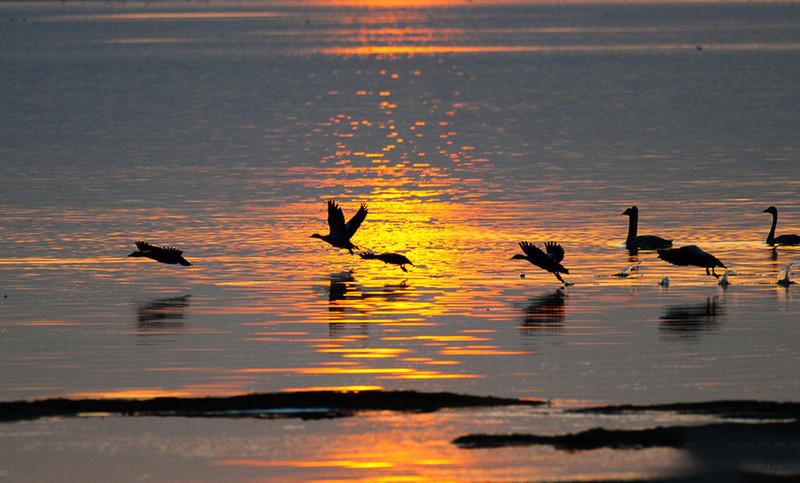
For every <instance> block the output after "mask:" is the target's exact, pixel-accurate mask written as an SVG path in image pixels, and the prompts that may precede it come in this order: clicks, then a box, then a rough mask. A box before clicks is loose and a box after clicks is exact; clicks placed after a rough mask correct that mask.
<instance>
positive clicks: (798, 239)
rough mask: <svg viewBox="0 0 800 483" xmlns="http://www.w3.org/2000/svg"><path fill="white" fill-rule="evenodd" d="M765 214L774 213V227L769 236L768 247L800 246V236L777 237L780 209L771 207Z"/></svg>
mask: <svg viewBox="0 0 800 483" xmlns="http://www.w3.org/2000/svg"><path fill="white" fill-rule="evenodd" d="M764 213H772V227H771V228H770V229H769V234H768V235H767V245H800V235H781V236H775V228H776V227H777V226H778V209H777V208H775V207H774V206H770V207H769V208H767V209H766V210H764Z"/></svg>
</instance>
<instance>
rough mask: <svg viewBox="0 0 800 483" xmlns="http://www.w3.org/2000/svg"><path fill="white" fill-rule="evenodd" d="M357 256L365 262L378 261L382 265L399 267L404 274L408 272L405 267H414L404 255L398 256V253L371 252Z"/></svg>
mask: <svg viewBox="0 0 800 483" xmlns="http://www.w3.org/2000/svg"><path fill="white" fill-rule="evenodd" d="M358 256H360V257H361V258H363V259H365V260H380V261H382V262H383V263H389V264H392V265H400V270H402V271H404V272H408V270H407V269H406V265H411V266H412V267H413V266H414V264H413V263H411V260H409V259H408V258H407V257H406V256H405V255H400V254H399V253H372V252H362V253H359V254H358Z"/></svg>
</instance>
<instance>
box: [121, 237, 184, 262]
mask: <svg viewBox="0 0 800 483" xmlns="http://www.w3.org/2000/svg"><path fill="white" fill-rule="evenodd" d="M135 243H136V248H138V250H137V251H135V252H133V253H131V254H130V255H128V256H129V257H146V258H150V259H153V260H155V261H157V262H161V263H167V264H170V265H175V264H179V265H183V266H185V267H188V266H190V265H191V263H189V262H187V261H186V259H185V258H183V252H182V251H181V250H178V249H177V248H174V247H157V246H155V245H151V244H149V243H147V242H144V241H137V242H135Z"/></svg>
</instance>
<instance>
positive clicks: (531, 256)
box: [511, 241, 569, 285]
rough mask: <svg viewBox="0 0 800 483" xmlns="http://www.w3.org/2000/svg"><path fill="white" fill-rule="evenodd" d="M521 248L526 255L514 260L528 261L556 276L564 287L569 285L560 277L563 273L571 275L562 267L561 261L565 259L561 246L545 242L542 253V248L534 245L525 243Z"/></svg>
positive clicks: (520, 255)
mask: <svg viewBox="0 0 800 483" xmlns="http://www.w3.org/2000/svg"><path fill="white" fill-rule="evenodd" d="M519 247H520V248H522V251H523V252H524V253H525V255H522V254H517V255H514V256H513V257H511V259H512V260H527V261H529V262H531V263H532V264H534V265H536V266H537V267H539V268H541V269H542V270H546V271H548V272H550V273H552V274H553V275H555V276H556V278H557V279H558V280H559V281H560V282H561V283H563V284H564V285H568V283H567V282H565V281H564V279H563V278H561V275H560V274H562V273H567V274H568V273H569V270H567V269H566V268H564V266H563V265H561V260H563V259H564V249H563V248H562V247H561V245H559V244H558V243H555V242H551V241H549V242H545V244H544V249H545V251H542V249H541V248H539V247H537V246H535V245H533V244H532V243H528V242H525V241H523V242H520V243H519Z"/></svg>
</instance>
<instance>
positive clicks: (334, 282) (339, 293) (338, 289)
mask: <svg viewBox="0 0 800 483" xmlns="http://www.w3.org/2000/svg"><path fill="white" fill-rule="evenodd" d="M355 280H356V279H355V278H354V277H353V272H342V273H334V274H332V275H331V284H330V287H329V288H328V300H329V301H330V302H333V301H335V300H344V298H345V296H346V295H347V284H348V283H353V282H355ZM331 310H333V309H332V308H331Z"/></svg>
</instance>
